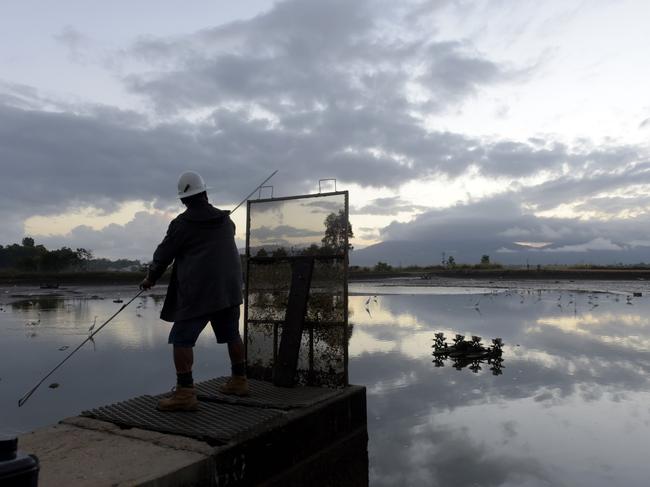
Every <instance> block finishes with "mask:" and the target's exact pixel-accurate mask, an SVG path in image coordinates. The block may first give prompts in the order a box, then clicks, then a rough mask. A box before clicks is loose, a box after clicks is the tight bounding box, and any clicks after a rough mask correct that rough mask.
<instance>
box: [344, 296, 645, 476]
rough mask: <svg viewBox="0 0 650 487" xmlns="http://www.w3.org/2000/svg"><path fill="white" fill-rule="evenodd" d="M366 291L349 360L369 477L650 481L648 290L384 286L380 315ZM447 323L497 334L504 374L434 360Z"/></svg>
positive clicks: (358, 304)
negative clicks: (362, 394) (644, 295)
mask: <svg viewBox="0 0 650 487" xmlns="http://www.w3.org/2000/svg"><path fill="white" fill-rule="evenodd" d="M405 291H406V292H408V291H409V290H408V289H407V290H405ZM479 297H480V300H479V299H477V298H479ZM617 298H618V299H617ZM367 299H368V296H354V297H351V298H350V306H351V309H352V310H353V313H351V321H352V322H353V323H355V336H354V338H353V340H352V342H351V347H350V350H351V352H350V353H351V362H350V370H351V374H352V377H351V381H352V382H353V383H364V384H366V385H367V387H368V394H369V396H368V417H369V431H370V437H371V441H370V465H371V485H395V484H398V483H400V484H405V485H571V486H574V485H578V486H579V485H610V484H611V483H614V482H616V483H618V484H621V485H639V486H640V485H645V484H646V479H647V475H648V473H650V468H649V467H647V466H646V462H645V461H644V460H643V457H644V456H645V453H644V452H645V451H646V450H647V448H648V443H649V440H648V437H649V436H648V433H650V426H649V425H650V421H649V410H648V407H647V404H648V402H647V401H648V399H650V397H649V396H650V394H649V387H648V385H649V384H648V371H649V370H650V361H649V358H648V356H647V352H645V350H647V348H646V349H645V350H644V345H645V344H646V343H647V340H648V339H650V333H648V320H647V319H646V316H647V315H648V307H649V306H648V302H647V301H646V300H645V299H639V298H635V299H634V301H633V306H634V307H632V306H631V305H628V304H627V299H625V296H623V298H621V297H620V296H618V297H617V296H616V295H612V294H599V295H597V296H596V295H594V294H589V293H572V294H571V295H569V293H567V292H564V293H558V292H555V291H549V292H536V291H532V292H518V291H507V292H502V293H500V294H494V293H485V294H483V295H481V296H467V295H455V296H441V295H424V294H422V295H410V296H407V295H397V296H389V295H383V296H382V295H378V298H377V303H376V304H375V305H374V307H373V301H372V300H371V302H370V303H369V304H371V306H370V311H371V313H372V316H370V315H369V314H368V313H367V312H366V311H365V305H366V301H367ZM522 301H523V302H522ZM570 301H572V302H571V303H569V302H570ZM595 302H598V303H599V306H597V307H594V306H593V304H594V303H595ZM477 304H478V307H479V308H480V313H478V312H477V310H476V307H477ZM558 304H561V306H558ZM439 330H442V331H443V332H444V333H445V334H446V335H447V336H454V335H455V334H457V333H459V334H464V335H467V336H471V335H482V336H489V337H502V338H503V341H504V342H505V344H506V345H505V346H504V357H507V363H508V369H507V373H506V374H504V375H499V376H495V375H493V373H492V371H491V370H489V368H487V367H482V368H481V369H479V370H476V373H472V374H462V373H458V372H457V371H456V370H454V369H453V368H451V367H441V368H435V367H432V366H431V358H430V353H431V348H430V346H431V343H432V340H433V338H434V337H435V333H436V332H438V331H439ZM470 365H471V364H470ZM468 366H469V365H468ZM386 443H389V444H392V445H393V447H392V448H388V447H382V446H381V445H383V444H386ZM460 466H462V468H460Z"/></svg>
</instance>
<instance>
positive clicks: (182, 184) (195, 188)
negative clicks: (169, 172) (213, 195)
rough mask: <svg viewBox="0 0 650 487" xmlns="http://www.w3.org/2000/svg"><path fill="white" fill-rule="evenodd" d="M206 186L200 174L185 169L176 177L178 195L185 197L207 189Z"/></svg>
mask: <svg viewBox="0 0 650 487" xmlns="http://www.w3.org/2000/svg"><path fill="white" fill-rule="evenodd" d="M207 189H208V187H207V186H206V185H205V181H203V178H202V177H201V175H200V174H198V173H196V172H194V171H186V172H184V173H183V174H181V176H180V177H179V178H178V197H179V198H187V197H189V196H194V195H195V194H199V193H203V192H204V191H207Z"/></svg>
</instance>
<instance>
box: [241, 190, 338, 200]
mask: <svg viewBox="0 0 650 487" xmlns="http://www.w3.org/2000/svg"><path fill="white" fill-rule="evenodd" d="M255 191H257V188H255ZM345 193H347V191H331V192H329V193H313V194H300V195H294V196H280V197H279V198H263V199H260V200H251V203H253V204H259V203H271V202H278V201H286V200H298V199H305V198H323V197H325V196H336V195H342V194H345Z"/></svg>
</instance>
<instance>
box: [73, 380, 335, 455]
mask: <svg viewBox="0 0 650 487" xmlns="http://www.w3.org/2000/svg"><path fill="white" fill-rule="evenodd" d="M226 380H227V378H226V377H219V378H217V379H211V380H208V381H205V382H200V383H197V384H196V385H195V387H196V389H197V393H198V395H199V400H200V401H201V405H200V409H199V411H195V412H161V411H158V410H157V409H156V404H157V402H158V400H159V399H160V398H161V397H164V396H165V395H164V394H161V395H159V396H139V397H136V398H133V399H129V400H127V401H122V402H118V403H115V404H110V405H108V406H102V407H99V408H95V409H91V410H89V411H83V412H82V413H81V415H82V416H87V417H91V418H94V419H98V420H101V421H108V422H110V423H114V424H116V425H118V426H121V427H126V428H140V429H145V430H151V431H158V432H161V433H170V434H175V435H182V436H187V437H190V438H196V439H198V440H202V441H206V442H208V443H210V444H213V445H218V444H221V445H223V444H226V443H228V442H230V441H231V440H233V439H234V438H236V437H237V436H240V435H243V434H245V433H247V432H249V431H250V430H252V429H254V428H256V427H258V426H260V425H262V424H264V423H267V422H269V421H272V420H274V419H276V418H280V417H284V416H286V414H287V413H286V410H290V409H296V408H304V407H309V406H313V405H314V404H316V403H318V402H321V401H323V400H326V399H329V398H332V397H335V396H337V395H339V394H341V393H342V392H343V390H341V389H327V388H318V387H295V388H281V387H275V386H274V385H273V384H271V383H269V382H264V381H257V380H250V381H249V382H250V389H251V395H250V396H249V397H246V398H237V397H233V396H227V395H224V394H221V393H219V392H218V391H217V387H218V386H219V384H222V383H224V382H225V381H226Z"/></svg>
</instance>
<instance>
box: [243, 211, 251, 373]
mask: <svg viewBox="0 0 650 487" xmlns="http://www.w3.org/2000/svg"><path fill="white" fill-rule="evenodd" d="M250 237H251V202H250V201H248V202H247V203H246V256H245V258H244V262H245V263H246V276H245V283H244V287H245V292H244V357H245V361H246V363H248V290H249V282H250V278H249V276H250V272H251V261H250Z"/></svg>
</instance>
